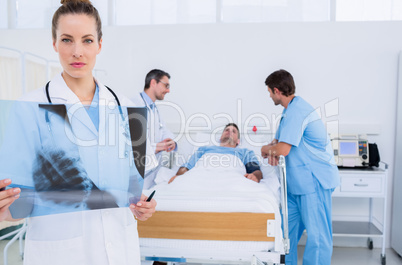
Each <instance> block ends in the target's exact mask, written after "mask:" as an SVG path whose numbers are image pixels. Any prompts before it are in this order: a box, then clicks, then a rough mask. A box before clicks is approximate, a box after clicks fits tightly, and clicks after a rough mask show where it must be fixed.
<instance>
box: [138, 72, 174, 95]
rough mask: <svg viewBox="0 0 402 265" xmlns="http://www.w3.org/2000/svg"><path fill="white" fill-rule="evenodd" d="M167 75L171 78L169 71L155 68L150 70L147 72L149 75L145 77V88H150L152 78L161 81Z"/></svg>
mask: <svg viewBox="0 0 402 265" xmlns="http://www.w3.org/2000/svg"><path fill="white" fill-rule="evenodd" d="M164 76H167V78H169V79H170V75H169V74H168V73H166V72H165V71H162V70H159V69H153V70H151V71H149V73H148V74H147V76H146V77H145V86H144V90H145V89H148V88H149V87H150V85H151V81H152V79H155V80H156V82H157V83H159V81H160V80H161V79H162V78H163V77H164Z"/></svg>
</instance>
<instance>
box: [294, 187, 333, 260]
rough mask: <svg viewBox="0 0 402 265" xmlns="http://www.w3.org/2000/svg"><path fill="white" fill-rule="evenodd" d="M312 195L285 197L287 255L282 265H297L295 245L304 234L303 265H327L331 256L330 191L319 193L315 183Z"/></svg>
mask: <svg viewBox="0 0 402 265" xmlns="http://www.w3.org/2000/svg"><path fill="white" fill-rule="evenodd" d="M315 182H316V183H315V192H314V193H310V194H304V195H292V194H290V193H288V213H289V238H290V252H289V255H286V265H297V245H298V242H299V240H300V237H301V236H302V234H303V231H304V229H306V231H307V242H306V248H305V250H304V255H303V265H310V264H311V265H312V264H315V265H330V264H331V256H332V218H331V214H332V213H331V212H332V199H331V194H332V192H333V189H323V188H322V187H321V185H320V183H319V182H318V181H317V180H315Z"/></svg>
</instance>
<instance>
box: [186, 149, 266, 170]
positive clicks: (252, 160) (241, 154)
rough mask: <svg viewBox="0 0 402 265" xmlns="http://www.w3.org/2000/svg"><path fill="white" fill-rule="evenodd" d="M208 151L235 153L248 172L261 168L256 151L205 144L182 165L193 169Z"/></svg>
mask: <svg viewBox="0 0 402 265" xmlns="http://www.w3.org/2000/svg"><path fill="white" fill-rule="evenodd" d="M208 153H215V154H230V155H234V156H236V157H238V158H240V160H241V161H242V162H243V164H244V166H245V167H246V171H247V173H252V172H254V171H256V170H260V167H259V162H258V158H257V157H256V156H255V154H254V152H253V151H251V150H248V149H246V148H237V147H236V148H233V147H225V146H203V147H200V148H198V150H197V151H196V152H195V153H194V154H193V155H192V156H191V157H190V159H189V160H188V162H187V163H185V164H184V165H182V167H185V168H187V169H189V170H190V169H192V168H193V167H194V166H195V164H196V163H197V161H198V160H199V159H200V158H201V157H202V156H203V155H204V154H208Z"/></svg>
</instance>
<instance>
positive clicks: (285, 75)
mask: <svg viewBox="0 0 402 265" xmlns="http://www.w3.org/2000/svg"><path fill="white" fill-rule="evenodd" d="M265 85H267V86H268V87H269V88H270V89H272V90H274V87H276V88H277V89H278V90H279V91H281V92H282V94H283V95H284V96H285V97H288V96H290V95H293V94H294V93H295V92H296V86H295V81H294V80H293V76H292V75H291V74H290V73H289V72H288V71H286V70H283V69H280V70H278V71H275V72H273V73H272V74H270V75H269V76H268V77H267V79H265Z"/></svg>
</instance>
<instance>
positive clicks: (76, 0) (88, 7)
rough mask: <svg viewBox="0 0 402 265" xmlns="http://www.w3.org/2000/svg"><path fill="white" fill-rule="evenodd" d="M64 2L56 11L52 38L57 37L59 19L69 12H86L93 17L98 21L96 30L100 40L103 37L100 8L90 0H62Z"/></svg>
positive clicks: (85, 13)
mask: <svg viewBox="0 0 402 265" xmlns="http://www.w3.org/2000/svg"><path fill="white" fill-rule="evenodd" d="M60 3H61V4H62V5H61V6H60V7H59V8H58V9H57V10H56V12H55V13H54V15H53V19H52V38H53V40H56V39H57V36H56V30H57V27H58V25H59V19H60V17H61V16H63V15H68V14H84V15H88V16H90V17H93V18H94V19H95V22H96V32H97V34H98V41H100V40H101V39H102V21H101V19H100V16H99V12H98V10H97V9H96V8H95V7H94V6H93V5H92V3H91V1H89V0H61V1H60Z"/></svg>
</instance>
